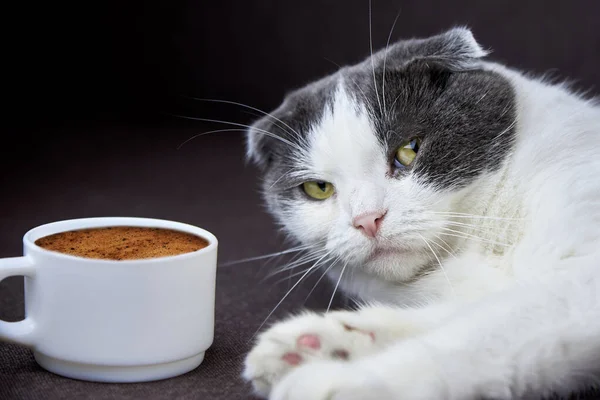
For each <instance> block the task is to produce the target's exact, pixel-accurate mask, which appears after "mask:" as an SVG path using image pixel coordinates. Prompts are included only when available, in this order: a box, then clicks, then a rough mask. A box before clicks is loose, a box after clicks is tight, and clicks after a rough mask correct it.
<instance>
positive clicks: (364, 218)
mask: <svg viewBox="0 0 600 400" xmlns="http://www.w3.org/2000/svg"><path fill="white" fill-rule="evenodd" d="M384 215H385V212H370V213H367V214H363V215H360V216H358V217H356V218H354V220H353V221H352V224H353V225H354V227H355V228H356V229H359V230H361V231H362V232H363V233H364V234H365V235H367V236H369V237H372V238H374V237H375V236H377V231H378V230H379V226H380V225H381V221H382V220H383V216H384Z"/></svg>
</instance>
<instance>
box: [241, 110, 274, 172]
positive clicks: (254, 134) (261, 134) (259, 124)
mask: <svg viewBox="0 0 600 400" xmlns="http://www.w3.org/2000/svg"><path fill="white" fill-rule="evenodd" d="M272 125H273V123H272V120H271V119H270V118H269V117H263V118H261V119H259V120H258V121H256V122H254V123H253V124H252V125H251V126H250V128H249V129H248V131H247V132H246V158H247V159H248V160H249V161H252V162H253V163H254V164H255V165H256V166H258V167H260V168H266V167H267V166H268V165H269V163H270V160H271V150H270V148H269V146H270V142H271V141H272V139H271V138H270V137H269V135H268V134H267V133H268V132H269V130H270V129H271V127H272Z"/></svg>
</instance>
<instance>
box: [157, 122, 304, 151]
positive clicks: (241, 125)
mask: <svg viewBox="0 0 600 400" xmlns="http://www.w3.org/2000/svg"><path fill="white" fill-rule="evenodd" d="M169 115H170V116H172V117H176V118H183V119H189V120H193V121H203V122H214V123H217V124H225V125H232V126H239V127H242V128H247V129H254V130H255V131H257V132H261V133H262V134H264V135H266V136H269V137H272V138H273V139H276V140H279V141H281V142H283V143H285V144H287V145H289V146H291V147H293V148H294V149H296V150H298V151H299V152H303V150H302V148H301V147H300V146H298V145H297V144H295V143H293V142H290V141H289V140H287V139H285V138H282V137H281V136H277V135H275V134H273V133H272V132H269V131H266V130H264V129H259V128H255V127H252V126H250V125H246V124H240V123H237V122H230V121H223V120H219V119H209V118H198V117H188V116H187V115H177V114H169Z"/></svg>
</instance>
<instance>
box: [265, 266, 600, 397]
mask: <svg viewBox="0 0 600 400" xmlns="http://www.w3.org/2000/svg"><path fill="white" fill-rule="evenodd" d="M579 272H580V271H569V273H568V274H564V275H562V276H560V277H558V276H557V277H556V278H555V279H552V282H548V281H549V280H546V282H545V283H544V284H541V283H531V284H524V285H522V286H520V287H517V288H514V289H511V290H507V291H505V292H502V293H498V294H496V295H493V296H490V297H489V298H487V299H485V300H483V301H482V302H481V303H478V304H477V305H474V306H470V307H467V308H465V310H464V312H463V311H461V312H460V314H457V315H456V316H455V317H453V318H451V319H450V320H449V321H447V323H445V324H443V325H441V326H440V327H438V328H435V329H433V330H431V331H430V332H428V333H425V334H423V335H419V336H416V337H413V338H409V339H406V340H403V341H398V342H397V343H395V344H393V345H391V346H388V347H387V348H386V349H385V350H384V351H382V352H379V353H377V354H374V355H371V356H368V357H364V358H362V359H359V360H356V361H353V362H350V363H339V362H332V361H329V362H319V363H314V364H309V365H306V366H302V367H300V368H297V369H296V370H294V371H292V372H291V373H290V374H288V375H287V376H286V377H285V378H284V379H283V380H282V381H281V382H280V383H279V384H278V385H276V386H275V388H274V390H273V392H272V394H271V397H270V398H271V399H272V400H296V399H297V400H300V399H302V400H304V399H312V400H332V399H335V400H342V399H343V400H351V399H352V400H358V399H360V400H367V399H378V400H388V399H389V400H391V399H411V400H419V399H423V400H425V399H449V400H454V399H457V400H458V399H460V400H471V399H481V398H493V399H498V400H509V399H511V400H512V399H538V398H545V397H548V396H551V395H552V394H554V393H558V394H562V395H567V394H569V393H571V392H573V391H577V390H579V389H582V388H585V387H586V386H591V385H597V384H598V382H599V381H600V380H599V378H600V295H599V293H600V275H599V274H598V273H597V268H594V269H591V270H588V271H585V272H584V273H582V274H579Z"/></svg>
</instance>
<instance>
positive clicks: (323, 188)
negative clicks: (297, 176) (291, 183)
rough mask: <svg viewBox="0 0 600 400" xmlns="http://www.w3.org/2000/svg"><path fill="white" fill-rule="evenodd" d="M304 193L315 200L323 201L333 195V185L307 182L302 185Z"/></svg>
mask: <svg viewBox="0 0 600 400" xmlns="http://www.w3.org/2000/svg"><path fill="white" fill-rule="evenodd" d="M302 189H303V190H304V192H305V193H306V194H307V195H309V196H310V197H312V198H313V199H317V200H325V199H328V198H330V197H331V195H332V194H333V185H332V184H331V183H329V182H319V181H309V182H304V183H303V184H302Z"/></svg>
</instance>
